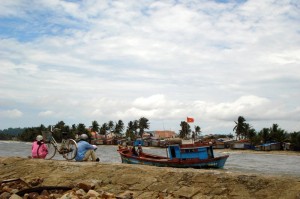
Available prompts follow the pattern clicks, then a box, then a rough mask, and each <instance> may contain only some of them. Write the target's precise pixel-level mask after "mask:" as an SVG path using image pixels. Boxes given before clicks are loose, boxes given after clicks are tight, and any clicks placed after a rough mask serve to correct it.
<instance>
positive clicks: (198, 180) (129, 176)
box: [0, 157, 300, 199]
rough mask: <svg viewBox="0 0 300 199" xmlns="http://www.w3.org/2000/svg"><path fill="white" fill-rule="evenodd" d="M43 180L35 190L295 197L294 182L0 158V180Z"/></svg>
mask: <svg viewBox="0 0 300 199" xmlns="http://www.w3.org/2000/svg"><path fill="white" fill-rule="evenodd" d="M11 178H21V179H23V180H24V181H27V182H29V181H32V179H35V178H41V179H43V182H42V184H40V185H39V186H74V184H76V183H87V184H92V185H93V186H95V190H96V191H106V192H110V193H113V194H115V195H120V194H124V193H129V192H130V193H132V195H133V197H134V198H195V199H197V198H199V199H200V198H211V199H218V198H236V199H240V198H245V199H246V198H274V199H275V198H276V199H277V198H283V199H289V198H291V199H300V182H299V181H297V179H296V178H292V177H290V178H286V177H284V178H283V177H275V176H273V177H272V176H262V175H253V174H238V173H236V174H234V173H227V172H226V171H224V170H206V169H176V168H160V167H151V166H144V165H128V164H121V163H116V164H104V163H96V162H86V163H82V162H81V163H79V162H68V161H63V160H39V159H26V158H18V157H0V181H2V180H7V179H11Z"/></svg>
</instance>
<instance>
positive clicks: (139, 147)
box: [137, 144, 143, 156]
mask: <svg viewBox="0 0 300 199" xmlns="http://www.w3.org/2000/svg"><path fill="white" fill-rule="evenodd" d="M137 153H138V154H139V156H140V155H142V154H143V149H142V145H141V144H139V145H138V150H137Z"/></svg>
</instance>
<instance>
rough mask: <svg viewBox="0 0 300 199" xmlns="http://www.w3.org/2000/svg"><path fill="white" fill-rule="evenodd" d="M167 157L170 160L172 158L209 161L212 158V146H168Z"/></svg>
mask: <svg viewBox="0 0 300 199" xmlns="http://www.w3.org/2000/svg"><path fill="white" fill-rule="evenodd" d="M168 156H169V158H170V160H172V159H173V158H178V159H183V160H185V159H200V160H205V159H210V158H214V153H213V148H212V146H180V145H169V146H168Z"/></svg>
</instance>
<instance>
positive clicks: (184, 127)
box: [179, 121, 191, 138]
mask: <svg viewBox="0 0 300 199" xmlns="http://www.w3.org/2000/svg"><path fill="white" fill-rule="evenodd" d="M180 126H181V130H179V137H180V138H187V136H188V135H189V134H190V133H191V127H190V125H189V124H188V123H187V122H185V121H181V123H180Z"/></svg>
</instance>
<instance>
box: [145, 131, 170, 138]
mask: <svg viewBox="0 0 300 199" xmlns="http://www.w3.org/2000/svg"><path fill="white" fill-rule="evenodd" d="M147 133H149V134H150V135H151V137H152V138H153V139H165V138H175V137H176V133H175V131H169V130H164V131H148V132H147Z"/></svg>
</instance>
